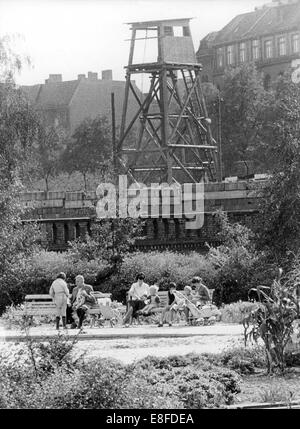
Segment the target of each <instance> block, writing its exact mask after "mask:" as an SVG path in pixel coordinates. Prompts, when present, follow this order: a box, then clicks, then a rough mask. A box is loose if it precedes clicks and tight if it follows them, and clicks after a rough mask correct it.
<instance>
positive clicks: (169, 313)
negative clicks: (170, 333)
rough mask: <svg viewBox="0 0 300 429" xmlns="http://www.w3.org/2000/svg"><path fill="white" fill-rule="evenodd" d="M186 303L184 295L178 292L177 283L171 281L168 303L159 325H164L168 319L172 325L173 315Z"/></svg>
mask: <svg viewBox="0 0 300 429" xmlns="http://www.w3.org/2000/svg"><path fill="white" fill-rule="evenodd" d="M183 303H184V300H183V299H182V297H180V296H179V295H177V294H176V284H175V283H173V282H172V283H170V284H169V288H168V304H167V305H166V307H165V308H164V309H163V311H162V313H161V318H160V323H159V325H158V326H160V327H161V326H163V324H164V323H165V322H166V319H168V324H169V326H172V321H173V316H174V314H175V313H176V311H177V310H178V308H179V306H180V305H182V304H183Z"/></svg>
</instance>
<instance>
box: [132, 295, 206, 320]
mask: <svg viewBox="0 0 300 429" xmlns="http://www.w3.org/2000/svg"><path fill="white" fill-rule="evenodd" d="M209 293H210V300H211V302H212V299H213V293H214V289H209ZM157 294H158V296H159V299H160V303H159V305H158V307H157V308H155V309H154V310H152V311H151V314H150V315H149V316H137V317H136V319H137V321H138V323H141V318H142V319H144V318H146V319H148V318H149V321H151V322H154V323H156V322H158V319H157V317H155V316H156V314H157V313H161V312H162V310H163V309H164V308H165V307H166V306H167V304H168V291H167V290H161V291H158V292H157ZM127 302H128V293H127ZM127 308H128V307H127ZM182 311H183V310H182V309H179V314H180V315H181V313H182ZM202 313H203V318H204V319H209V317H210V316H211V310H210V309H207V310H203V311H202ZM153 316H154V317H153ZM150 319H151V320H150ZM191 319H193V317H192V316H191Z"/></svg>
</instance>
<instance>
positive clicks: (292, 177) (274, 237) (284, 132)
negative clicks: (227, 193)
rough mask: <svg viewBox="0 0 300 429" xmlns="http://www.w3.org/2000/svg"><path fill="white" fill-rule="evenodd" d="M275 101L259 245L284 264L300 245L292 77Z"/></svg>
mask: <svg viewBox="0 0 300 429" xmlns="http://www.w3.org/2000/svg"><path fill="white" fill-rule="evenodd" d="M274 98H275V99H274V103H273V105H272V107H271V106H270V114H269V120H268V121H267V122H266V125H265V132H266V133H269V134H270V135H271V136H272V140H271V139H268V141H269V144H268V147H267V151H266V153H267V155H268V157H269V158H270V159H271V160H272V164H273V168H272V170H271V173H272V176H271V178H270V180H269V181H268V183H267V185H266V186H265V187H264V189H263V190H262V194H261V196H262V198H261V207H260V209H261V216H260V218H259V222H258V226H259V228H258V237H259V240H258V242H259V244H260V246H261V247H263V246H266V247H267V248H268V249H269V250H270V252H271V253H272V255H273V256H274V257H275V258H277V259H278V260H280V261H281V262H280V264H282V258H287V257H288V255H289V254H290V255H292V253H293V252H294V253H297V251H298V249H299V242H300V217H299V213H300V85H299V84H296V83H293V82H292V81H291V77H290V73H288V72H287V73H286V74H285V75H283V76H281V77H280V78H279V79H278V81H277V82H276V83H275V85H274Z"/></svg>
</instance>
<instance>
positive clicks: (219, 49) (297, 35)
mask: <svg viewBox="0 0 300 429" xmlns="http://www.w3.org/2000/svg"><path fill="white" fill-rule="evenodd" d="M299 58H300V0H282V1H273V2H272V3H269V4H266V5H264V6H262V7H260V8H256V9H255V10H254V11H253V12H249V13H245V14H242V15H238V16H236V17H235V18H233V19H232V20H231V21H230V22H229V23H228V24H227V25H226V26H225V27H224V28H222V30H220V31H218V32H213V33H209V34H208V35H207V36H206V37H204V38H203V39H202V40H201V42H200V47H199V49H198V51H197V60H198V61H199V62H200V63H201V64H202V65H203V80H204V81H209V82H213V83H214V84H215V85H217V86H218V87H220V88H221V87H222V83H223V78H224V73H225V70H226V69H227V68H230V67H235V66H238V65H241V64H244V63H247V62H254V63H255V64H256V65H257V67H258V69H259V70H261V71H262V72H263V74H264V84H265V87H266V88H268V86H269V84H270V83H271V81H272V80H274V79H276V77H277V76H278V75H279V74H282V73H283V72H284V71H286V70H287V69H290V68H292V67H293V64H295V60H297V59H299Z"/></svg>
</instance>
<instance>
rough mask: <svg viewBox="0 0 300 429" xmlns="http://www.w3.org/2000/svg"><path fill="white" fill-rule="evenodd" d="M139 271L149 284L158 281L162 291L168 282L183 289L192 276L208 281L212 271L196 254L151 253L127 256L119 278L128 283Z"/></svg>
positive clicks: (203, 257) (203, 258)
mask: <svg viewBox="0 0 300 429" xmlns="http://www.w3.org/2000/svg"><path fill="white" fill-rule="evenodd" d="M139 271H142V272H144V273H145V276H146V280H147V282H148V283H150V284H153V283H155V282H156V281H158V280H159V281H160V283H161V287H162V289H163V288H164V287H166V286H167V283H169V282H175V283H176V284H177V285H178V286H179V287H183V286H185V285H186V284H189V283H190V281H191V279H192V277H194V276H201V277H202V278H203V280H204V282H206V281H209V280H210V279H211V277H212V276H213V271H214V269H213V267H212V264H210V263H209V261H207V259H206V257H205V256H203V255H200V254H198V253H196V252H191V253H188V254H182V253H176V252H170V251H165V252H154V251H153V252H148V253H142V252H135V253H132V254H128V255H127V256H126V257H125V258H124V261H123V264H122V267H121V270H120V276H121V278H123V279H124V281H126V282H128V283H130V282H132V281H133V280H134V279H135V276H136V273H137V272H139Z"/></svg>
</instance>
